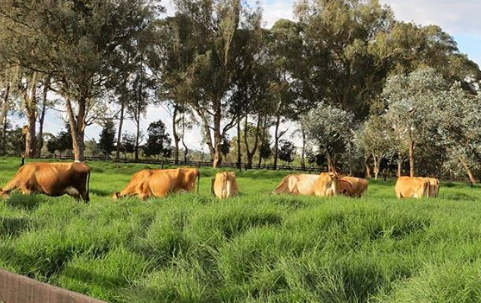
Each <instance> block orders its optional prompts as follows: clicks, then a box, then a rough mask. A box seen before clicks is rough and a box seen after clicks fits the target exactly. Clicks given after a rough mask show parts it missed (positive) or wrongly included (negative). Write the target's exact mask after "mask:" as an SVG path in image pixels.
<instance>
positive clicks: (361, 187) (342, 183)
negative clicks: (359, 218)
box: [337, 176, 368, 197]
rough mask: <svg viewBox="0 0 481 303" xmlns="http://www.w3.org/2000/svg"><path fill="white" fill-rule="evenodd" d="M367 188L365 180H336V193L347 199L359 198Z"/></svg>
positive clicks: (348, 178) (342, 177) (345, 177)
mask: <svg viewBox="0 0 481 303" xmlns="http://www.w3.org/2000/svg"><path fill="white" fill-rule="evenodd" d="M367 186H368V181H367V180H366V179H363V178H355V177H349V176H340V177H339V179H338V180H337V193H338V194H341V195H346V196H349V197H361V196H362V195H363V194H364V192H366V191H367Z"/></svg>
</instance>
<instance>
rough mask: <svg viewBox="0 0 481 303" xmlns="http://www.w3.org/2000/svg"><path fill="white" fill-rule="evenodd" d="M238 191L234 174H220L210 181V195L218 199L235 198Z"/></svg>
mask: <svg viewBox="0 0 481 303" xmlns="http://www.w3.org/2000/svg"><path fill="white" fill-rule="evenodd" d="M238 193H239V189H238V188H237V181H236V175H235V172H227V171H225V172H222V173H217V174H216V175H215V179H214V178H213V179H212V194H214V195H215V196H216V197H217V198H219V199H224V198H230V197H234V196H237V194H238Z"/></svg>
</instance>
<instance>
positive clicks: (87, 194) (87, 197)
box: [85, 172, 90, 203]
mask: <svg viewBox="0 0 481 303" xmlns="http://www.w3.org/2000/svg"><path fill="white" fill-rule="evenodd" d="M89 184H90V172H88V173H87V184H85V188H86V190H87V193H86V195H85V202H87V203H88V202H89V201H90V196H89V191H90V185H89Z"/></svg>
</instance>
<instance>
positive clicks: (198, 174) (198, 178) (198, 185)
mask: <svg viewBox="0 0 481 303" xmlns="http://www.w3.org/2000/svg"><path fill="white" fill-rule="evenodd" d="M199 187H200V171H199V172H198V173H197V194H199Z"/></svg>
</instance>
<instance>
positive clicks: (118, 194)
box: [112, 192, 120, 200]
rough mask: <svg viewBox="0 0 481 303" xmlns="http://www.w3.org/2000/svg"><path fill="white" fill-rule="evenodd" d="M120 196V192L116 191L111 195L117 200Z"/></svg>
mask: <svg viewBox="0 0 481 303" xmlns="http://www.w3.org/2000/svg"><path fill="white" fill-rule="evenodd" d="M119 198H120V192H116V193H114V194H113V195H112V199H114V200H117V199H119Z"/></svg>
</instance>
